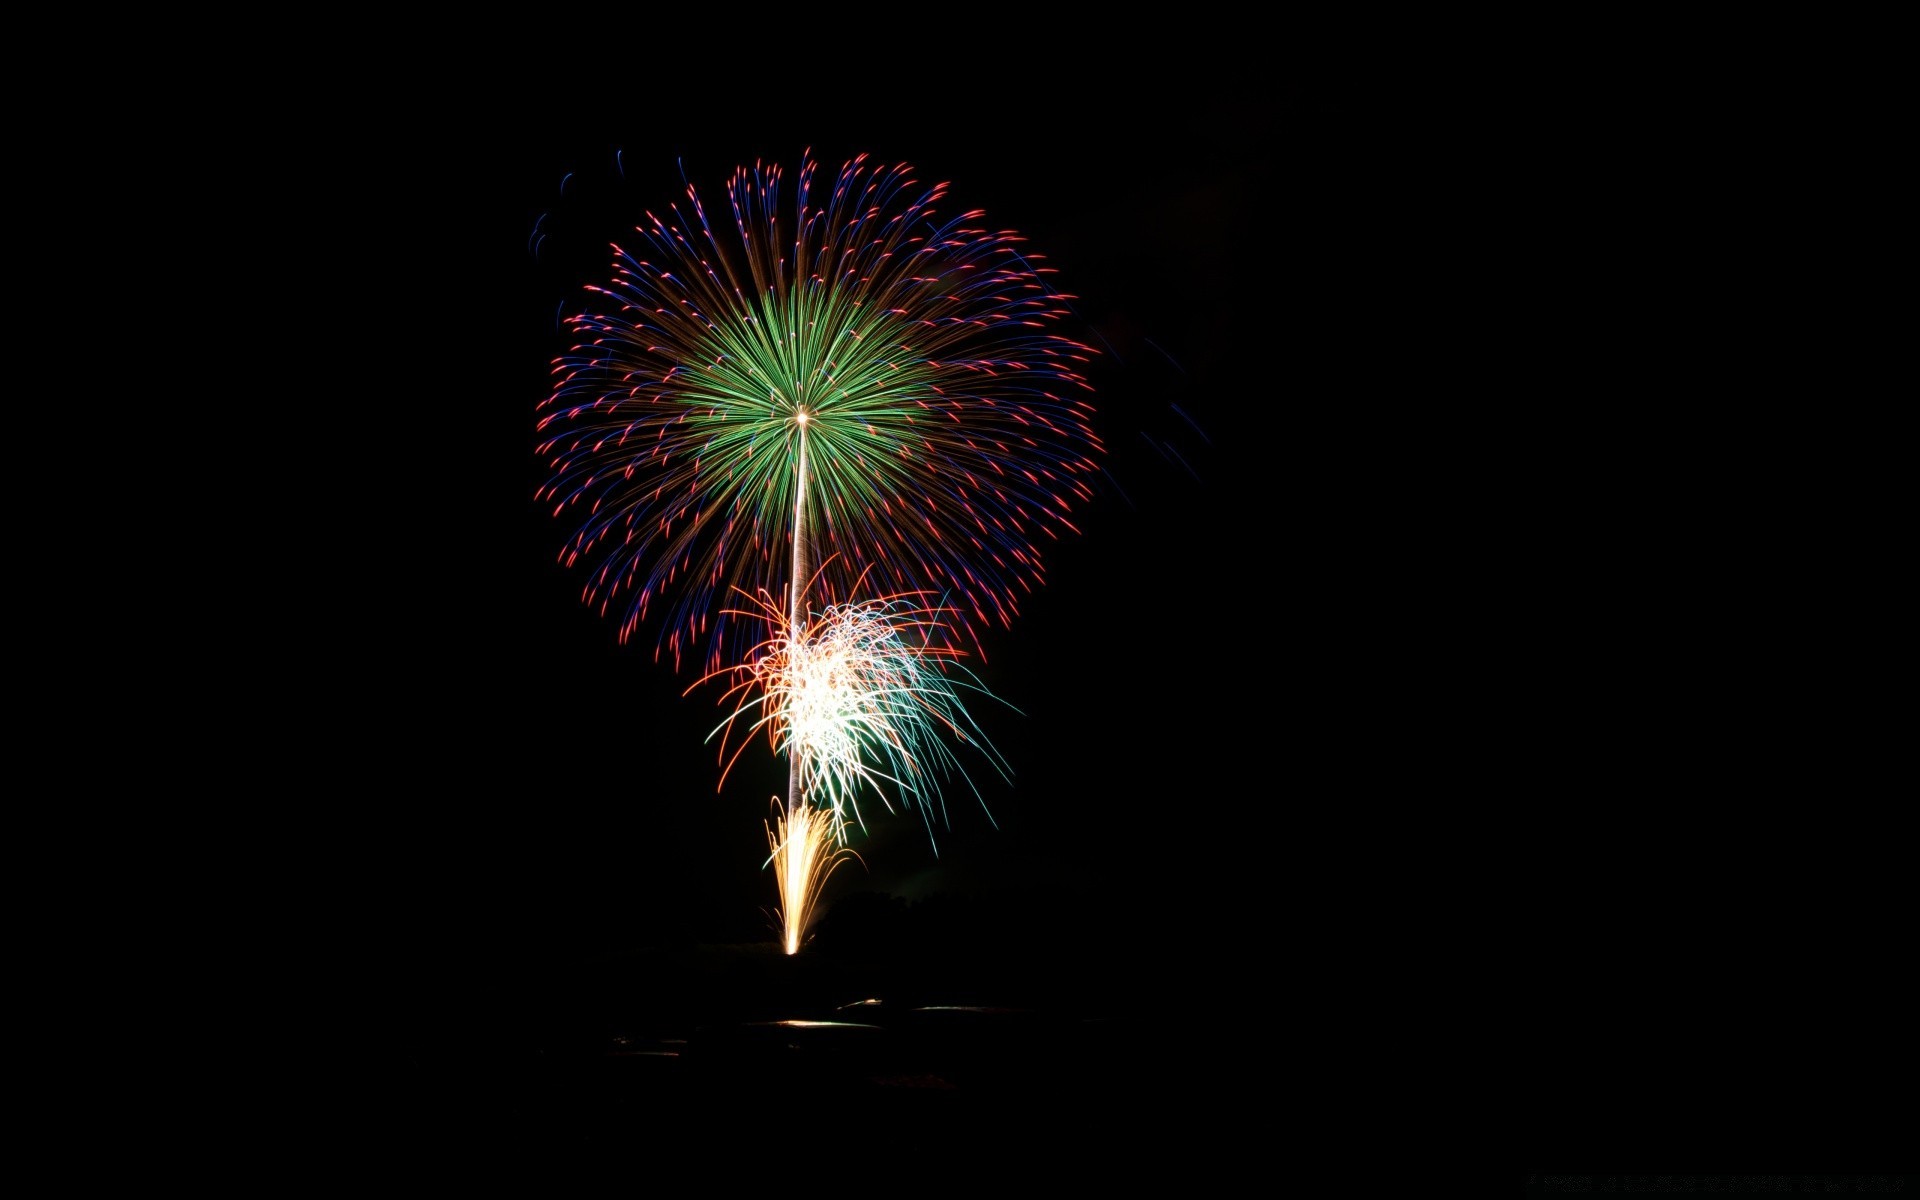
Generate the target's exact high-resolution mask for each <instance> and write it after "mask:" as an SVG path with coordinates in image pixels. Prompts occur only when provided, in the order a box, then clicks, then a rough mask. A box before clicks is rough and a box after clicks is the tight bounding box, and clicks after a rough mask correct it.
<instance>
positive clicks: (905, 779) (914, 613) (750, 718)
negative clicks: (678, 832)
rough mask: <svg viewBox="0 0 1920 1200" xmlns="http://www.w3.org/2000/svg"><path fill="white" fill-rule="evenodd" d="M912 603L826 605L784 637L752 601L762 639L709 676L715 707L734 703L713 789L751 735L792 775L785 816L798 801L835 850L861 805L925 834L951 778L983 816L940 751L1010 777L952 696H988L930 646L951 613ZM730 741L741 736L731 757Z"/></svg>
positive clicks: (765, 603)
mask: <svg viewBox="0 0 1920 1200" xmlns="http://www.w3.org/2000/svg"><path fill="white" fill-rule="evenodd" d="M920 599H921V598H920V597H919V596H917V595H903V596H889V597H884V598H881V599H877V600H867V601H861V602H858V603H852V604H835V605H830V606H828V607H827V608H826V609H825V610H823V611H822V612H820V613H818V614H817V615H815V616H814V618H813V619H812V620H811V621H809V622H807V623H806V624H804V625H801V626H794V625H792V624H789V623H788V622H787V621H786V620H785V619H784V614H782V613H781V611H780V609H779V607H778V606H777V605H775V604H774V603H773V602H772V600H771V599H770V598H768V597H767V596H766V595H765V594H764V593H763V594H762V595H761V596H760V597H759V598H758V610H759V616H760V617H761V619H762V620H764V621H765V622H766V624H767V626H768V627H769V628H770V629H771V630H773V633H772V635H771V636H769V637H768V638H767V639H766V640H765V641H763V642H761V643H760V645H759V646H757V647H756V648H755V650H754V652H753V653H752V654H750V655H749V656H748V659H747V661H746V662H745V663H743V664H741V665H739V666H736V667H733V668H730V669H728V670H727V671H725V672H720V673H718V674H720V675H724V676H727V677H730V679H731V683H730V686H729V687H728V689H727V691H726V693H725V695H724V696H723V697H722V699H721V702H722V704H726V703H728V702H732V703H733V704H734V708H733V710H732V711H731V712H730V713H728V715H727V717H726V719H725V720H724V721H722V722H721V724H720V725H719V726H718V727H717V728H716V729H715V730H714V734H715V735H717V736H719V737H720V738H721V760H722V763H723V769H722V772H721V784H722V786H724V785H725V782H726V774H727V771H728V770H730V769H731V767H732V764H733V762H734V761H736V760H737V759H738V757H739V755H740V753H741V751H743V750H744V749H745V747H746V745H747V744H748V743H749V742H750V741H751V740H752V737H753V735H754V734H756V733H764V734H766V736H767V738H768V740H769V742H770V743H771V744H772V746H773V749H774V750H775V752H776V753H778V754H780V755H783V756H785V757H786V758H787V759H788V761H789V762H790V763H791V764H792V773H793V795H794V797H795V804H794V805H790V808H789V814H790V816H791V813H792V811H794V809H795V808H797V807H799V806H800V805H799V801H800V800H802V799H804V801H805V803H806V804H810V805H812V806H813V807H815V808H817V809H819V810H820V812H821V814H822V818H823V820H824V821H825V823H826V828H827V830H828V831H829V833H830V834H831V836H832V838H833V839H834V841H835V843H836V844H839V845H844V844H845V843H846V839H847V824H848V822H849V820H851V821H852V822H854V823H856V824H859V825H861V826H862V827H863V828H864V826H865V820H864V818H863V817H862V815H861V811H860V799H861V797H862V795H866V794H871V795H872V796H874V797H876V798H878V799H879V800H880V802H881V804H882V805H884V806H885V807H886V808H887V810H888V811H889V812H892V811H895V805H896V803H897V804H898V805H900V806H901V807H912V808H915V809H917V810H918V811H919V812H920V814H921V817H922V819H923V821H924V822H925V823H926V826H927V831H928V833H929V835H932V834H933V832H934V824H935V818H936V816H937V817H938V818H939V821H940V823H941V824H945V823H946V815H947V814H946V809H945V802H944V800H943V799H942V794H941V787H942V784H943V783H944V782H945V781H947V780H949V779H951V778H952V777H953V776H955V775H958V776H959V777H960V778H961V779H963V780H965V781H966V783H967V785H968V787H969V788H971V789H972V790H973V793H974V796H975V798H976V799H980V800H981V803H982V806H983V807H984V806H985V801H984V798H982V797H981V796H980V793H979V789H978V788H977V787H975V786H974V784H973V780H972V779H971V778H970V777H969V776H968V775H967V773H966V770H965V769H964V766H963V764H962V763H961V761H960V758H959V756H958V755H957V754H956V753H955V752H954V750H953V749H952V748H951V747H950V746H949V744H948V743H949V740H951V741H952V742H954V743H957V744H960V745H965V746H971V747H973V748H974V749H976V750H978V751H979V752H980V753H981V754H982V755H983V756H984V757H985V758H986V759H987V761H988V762H990V763H991V764H992V765H993V767H994V769H995V770H997V771H998V772H1000V774H1001V776H1002V777H1003V778H1008V777H1010V775H1009V771H1008V768H1007V765H1006V763H1005V761H1004V760H1002V759H1001V757H1000V755H999V754H998V752H997V751H995V750H994V748H993V746H992V744H991V743H990V742H989V741H988V740H987V738H986V735H985V734H984V733H983V732H982V731H981V729H980V727H979V725H978V724H976V723H975V721H974V719H973V717H972V715H971V714H970V713H968V712H967V709H966V705H965V703H964V702H963V700H962V697H961V693H962V692H963V691H972V692H975V693H977V694H979V695H983V696H990V695H991V693H989V692H988V691H987V690H986V689H985V688H984V687H983V686H981V684H980V683H979V681H978V680H977V679H976V678H975V677H974V676H973V674H972V673H971V672H969V671H968V670H967V669H966V668H965V667H964V666H962V665H961V664H960V663H959V662H958V661H957V660H958V659H959V657H960V653H961V652H960V651H958V650H957V649H954V648H952V647H951V646H949V645H947V644H945V641H944V639H943V638H942V637H941V631H942V628H943V625H944V622H945V621H946V620H947V619H948V618H949V616H950V614H949V613H948V612H947V611H946V610H944V609H941V608H937V607H928V606H924V605H922V604H921V603H920ZM735 615H739V616H746V615H749V614H748V613H747V612H746V611H745V610H740V611H738V612H736V614H735ZM713 677H714V676H709V677H708V678H713ZM703 682H704V680H703ZM695 686H698V684H696V685H695ZM736 730H740V731H742V732H743V735H744V736H742V737H740V739H739V741H738V744H737V745H736V746H734V748H733V749H732V752H731V754H730V753H729V749H728V748H729V745H730V744H731V740H730V738H731V735H732V734H733V733H734V732H735V731H736ZM988 819H989V820H991V819H992V815H991V813H989V814H988Z"/></svg>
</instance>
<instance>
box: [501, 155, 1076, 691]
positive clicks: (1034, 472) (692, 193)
mask: <svg viewBox="0 0 1920 1200" xmlns="http://www.w3.org/2000/svg"><path fill="white" fill-rule="evenodd" d="M815 173H816V164H815V163H814V162H813V161H812V160H811V158H810V157H808V158H804V159H803V161H802V163H801V166H800V171H799V177H798V180H797V186H795V187H794V188H793V189H792V191H791V193H790V194H791V203H790V204H788V205H783V202H782V191H783V186H784V185H783V173H782V171H781V169H780V168H779V167H777V166H761V165H756V166H755V167H754V168H752V169H751V170H749V169H746V168H741V169H739V170H737V171H736V172H735V173H734V175H733V177H732V179H731V180H729V182H728V184H727V187H726V201H727V209H728V211H729V213H730V216H731V221H730V224H731V231H730V233H728V234H726V235H724V236H723V235H722V234H721V233H720V232H717V231H716V227H715V225H714V224H712V223H710V221H709V213H708V211H707V209H706V207H705V206H704V205H703V204H702V202H701V199H700V196H699V194H698V192H697V191H696V190H695V189H694V188H693V187H692V186H691V185H689V187H688V188H687V194H686V201H685V207H682V206H681V205H679V204H675V205H673V206H671V207H669V208H668V210H667V212H666V214H665V215H664V216H657V215H655V214H653V213H648V214H647V217H646V221H645V222H644V223H643V224H641V225H640V226H639V227H638V228H637V230H636V232H637V233H638V234H639V236H640V241H639V243H637V244H636V245H635V246H634V248H632V249H628V248H624V247H622V246H620V245H615V246H614V247H613V276H612V279H611V281H610V283H609V284H608V285H607V286H604V287H601V286H595V287H592V288H590V289H589V290H590V291H591V292H593V293H594V295H595V296H596V298H597V299H598V300H599V301H600V303H599V304H597V305H596V308H597V309H598V311H594V312H587V313H582V314H579V315H577V316H574V317H571V318H569V324H570V327H571V332H572V334H573V336H574V337H575V338H576V339H577V341H576V343H575V344H574V345H573V346H572V347H571V348H570V349H569V350H568V351H567V352H566V353H565V354H563V355H561V356H560V357H558V358H557V359H556V360H555V362H554V366H553V372H554V376H555V383H554V386H553V391H552V393H551V394H550V395H549V396H548V397H547V399H546V400H544V401H543V402H542V403H541V405H540V409H541V416H540V420H539V430H540V433H539V435H538V436H539V441H538V451H539V453H540V455H541V456H542V458H543V459H544V460H545V463H546V466H547V468H548V470H549V472H550V476H549V478H548V480H547V482H546V483H544V484H543V485H542V486H541V488H540V489H539V491H538V492H537V494H536V499H537V500H539V501H540V502H541V503H543V504H545V505H546V506H548V507H549V508H550V510H551V511H552V513H553V514H554V515H555V516H556V517H564V516H567V515H569V514H572V515H574V516H575V517H576V518H577V519H578V520H579V522H580V524H579V525H578V526H577V528H575V530H574V532H573V533H572V534H571V535H570V536H569V537H568V538H567V539H566V542H565V544H564V546H563V547H562V549H561V551H560V559H561V561H562V562H564V563H566V564H568V565H572V564H575V563H580V562H584V563H585V564H586V565H587V566H588V575H587V578H586V581H585V584H584V586H583V587H582V590H581V598H582V599H583V600H584V601H585V602H587V603H588V604H590V605H593V606H594V607H596V608H597V609H598V610H599V611H600V612H601V613H602V614H603V615H604V614H607V613H609V612H612V613H616V614H617V615H618V617H619V636H620V639H621V640H622V641H625V640H627V639H628V638H629V637H631V636H632V635H633V634H634V632H635V630H636V629H637V627H638V626H639V624H640V622H641V621H642V620H643V619H646V618H647V616H648V613H649V608H650V606H659V607H660V608H661V609H662V612H661V614H660V616H661V624H660V628H659V641H658V645H657V647H656V654H658V653H659V651H660V650H662V649H664V650H665V651H667V652H669V653H670V654H671V655H672V657H673V660H674V662H675V665H676V668H677V667H678V664H679V663H680V662H681V660H682V657H683V655H686V654H689V653H695V654H698V655H700V656H701V660H702V662H703V668H702V669H703V670H706V671H714V670H721V669H724V668H726V666H727V665H728V664H729V663H732V662H738V661H739V655H738V652H739V651H740V650H741V649H742V648H744V647H745V646H746V645H748V644H749V643H750V642H751V641H752V640H753V631H752V629H751V627H748V626H745V625H744V624H743V623H741V622H738V621H735V620H730V616H731V614H729V613H728V612H726V611H725V610H723V609H721V608H720V606H719V604H718V599H719V597H721V596H723V595H726V594H728V593H729V592H731V591H733V590H736V589H737V590H743V591H754V590H758V589H761V588H765V589H768V590H769V591H770V592H771V593H772V594H775V595H780V594H786V595H788V596H789V597H790V598H791V600H792V601H793V602H794V607H795V616H794V619H795V620H796V622H797V621H798V620H799V617H800V615H801V614H802V613H803V612H804V609H802V608H800V606H799V605H798V599H799V597H798V595H797V593H796V592H795V591H794V585H795V584H796V583H797V582H799V581H801V580H803V578H804V577H805V571H804V568H803V566H802V562H803V558H802V551H803V547H802V545H801V543H802V542H803V541H806V540H809V539H810V540H812V541H813V542H815V543H816V545H817V548H818V551H819V553H820V554H821V555H822V556H824V557H826V558H827V559H828V561H829V562H831V563H833V564H834V565H833V566H832V567H831V568H830V569H829V570H827V572H826V575H825V579H824V582H825V585H826V586H827V588H828V589H829V590H830V591H831V592H832V593H833V594H836V595H842V596H849V595H853V594H855V590H854V588H853V586H852V584H853V581H854V580H855V579H858V578H859V577H861V576H862V575H865V574H867V573H869V572H871V573H872V575H873V578H874V580H875V581H876V584H877V587H876V589H875V590H877V591H885V592H888V593H895V594H899V593H907V592H932V593H934V594H938V595H941V596H944V597H946V598H947V601H946V603H947V604H948V605H949V606H950V607H951V609H952V612H951V614H950V616H949V618H948V619H947V620H946V621H945V622H943V624H942V629H943V631H944V630H950V631H951V633H952V636H953V637H954V638H955V639H956V640H957V641H959V642H962V643H966V644H971V645H972V646H973V647H974V648H975V650H976V651H977V650H979V649H980V632H981V630H982V629H983V628H984V627H985V626H986V625H988V624H989V623H991V622H996V621H997V622H999V623H1001V624H1002V625H1006V624H1008V623H1010V622H1011V620H1012V618H1013V617H1014V616H1015V615H1016V614H1017V613H1018V611H1019V603H1018V600H1019V597H1020V596H1021V595H1022V594H1025V593H1027V592H1030V591H1032V590H1033V588H1034V587H1036V586H1039V585H1040V584H1041V583H1042V582H1043V581H1044V567H1043V563H1042V558H1041V554H1040V544H1041V541H1042V539H1048V538H1057V537H1058V536H1059V531H1060V530H1061V529H1067V530H1073V529H1074V526H1073V524H1072V521H1071V520H1070V513H1071V511H1072V508H1073V505H1074V504H1075V503H1076V502H1079V501H1085V500H1088V499H1090V498H1091V497H1092V495H1093V491H1092V489H1091V487H1090V486H1089V480H1088V476H1089V475H1091V474H1092V473H1093V472H1094V471H1096V470H1098V467H1097V466H1096V464H1095V462H1094V456H1095V455H1096V454H1098V453H1100V452H1102V447H1101V444H1100V439H1099V437H1098V436H1097V435H1096V434H1095V433H1094V431H1093V429H1092V427H1091V424H1090V418H1091V415H1092V411H1093V410H1092V406H1091V404H1090V403H1089V401H1088V399H1087V397H1088V396H1089V395H1090V393H1091V391H1092V388H1091V387H1090V386H1089V384H1088V383H1087V381H1086V379H1085V377H1084V376H1083V375H1082V373H1081V368H1082V367H1083V366H1084V365H1085V364H1086V363H1087V362H1088V360H1089V359H1090V357H1091V356H1092V354H1093V353H1094V352H1093V351H1092V349H1091V348H1089V347H1088V346H1086V345H1085V344H1083V343H1081V342H1077V341H1075V340H1073V339H1071V338H1068V337H1065V336H1062V335H1061V334H1059V333H1056V332H1052V327H1053V323H1054V322H1056V321H1057V320H1058V319H1059V318H1061V317H1063V316H1066V315H1067V314H1068V311H1069V310H1068V303H1069V301H1070V300H1071V297H1070V296H1068V295H1066V294H1065V293H1062V292H1060V291H1058V290H1057V289H1056V288H1055V287H1054V286H1053V284H1052V283H1051V282H1049V276H1050V275H1051V274H1052V268H1050V267H1047V266H1044V265H1040V264H1041V263H1042V261H1043V260H1042V259H1041V256H1039V255H1036V254H1031V253H1027V252H1025V251H1024V250H1023V249H1022V248H1021V245H1022V241H1023V239H1022V238H1020V237H1019V236H1018V235H1016V234H1015V233H1013V232H1012V231H1010V230H1004V229H994V228H991V227H990V226H988V225H987V224H986V223H985V222H984V220H983V214H982V213H981V212H980V211H978V210H973V211H963V212H958V213H955V214H952V215H948V214H947V211H946V208H947V206H946V195H947V185H946V184H944V183H935V184H932V185H924V184H921V183H919V182H917V181H916V180H915V179H914V178H913V177H912V171H911V170H910V169H909V168H908V167H906V166H905V165H900V166H892V167H881V166H878V165H875V164H870V163H869V162H868V160H867V156H865V155H862V156H861V157H859V158H856V159H854V160H853V161H851V162H848V163H846V164H845V165H844V166H843V167H842V168H841V170H840V172H839V174H838V175H837V176H835V177H834V178H833V180H832V182H831V184H830V185H823V186H819V187H817V186H816V183H815V179H814V176H815ZM823 193H824V194H823ZM727 224H728V222H725V221H724V220H723V222H722V224H721V226H720V228H721V229H725V228H726V226H727ZM943 636H944V634H943Z"/></svg>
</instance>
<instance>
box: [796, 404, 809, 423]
mask: <svg viewBox="0 0 1920 1200" xmlns="http://www.w3.org/2000/svg"><path fill="white" fill-rule="evenodd" d="M793 419H794V420H796V421H798V422H800V423H801V424H802V425H805V424H806V423H807V410H806V409H804V408H803V409H801V410H800V411H799V412H797V413H795V414H794V417H793Z"/></svg>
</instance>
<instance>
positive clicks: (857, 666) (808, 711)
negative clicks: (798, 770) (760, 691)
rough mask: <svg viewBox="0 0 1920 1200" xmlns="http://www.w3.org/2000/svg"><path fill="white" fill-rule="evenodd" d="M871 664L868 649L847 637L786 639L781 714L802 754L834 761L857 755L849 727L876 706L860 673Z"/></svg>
mask: <svg viewBox="0 0 1920 1200" xmlns="http://www.w3.org/2000/svg"><path fill="white" fill-rule="evenodd" d="M873 669H874V661H873V654H872V651H871V650H870V649H868V648H867V647H864V646H861V645H859V644H858V643H857V642H855V641H853V640H852V639H850V638H846V637H829V638H827V639H825V640H823V641H817V642H811V643H809V642H804V641H796V642H794V643H793V644H792V646H791V648H790V650H789V659H788V663H787V671H788V674H787V678H786V681H785V682H786V686H787V694H786V696H785V701H786V705H785V711H784V713H783V715H784V716H785V718H786V720H787V724H788V727H789V729H790V731H791V736H792V738H793V740H794V742H796V743H797V744H798V745H800V746H801V747H802V748H803V749H804V751H805V753H806V755H807V757H808V758H810V759H812V760H815V761H819V760H826V761H829V762H835V761H844V760H849V759H853V758H855V757H856V756H857V755H858V754H859V743H858V740H857V739H856V738H855V736H854V733H853V730H854V729H856V728H858V727H859V725H860V723H861V722H863V721H870V720H872V719H873V718H874V716H875V709H876V707H877V706H876V704H875V695H874V686H873V684H872V682H871V681H870V680H868V679H867V678H866V677H867V675H869V674H871V673H872V671H873Z"/></svg>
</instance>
